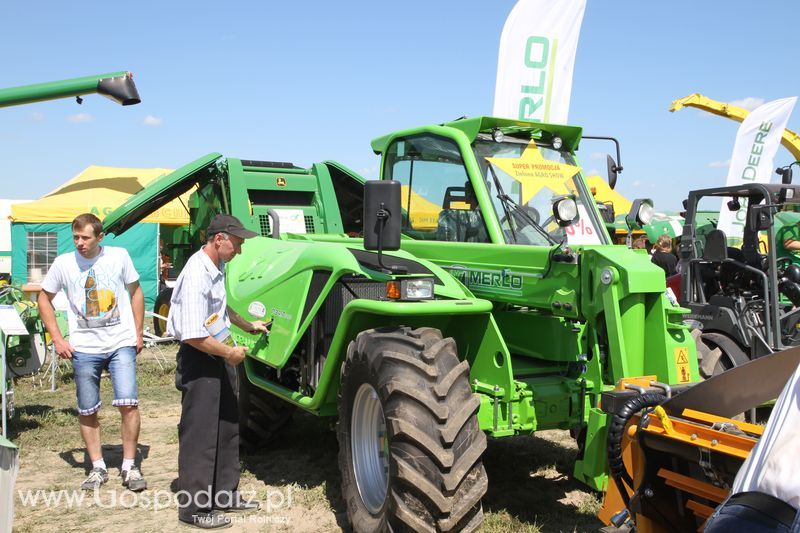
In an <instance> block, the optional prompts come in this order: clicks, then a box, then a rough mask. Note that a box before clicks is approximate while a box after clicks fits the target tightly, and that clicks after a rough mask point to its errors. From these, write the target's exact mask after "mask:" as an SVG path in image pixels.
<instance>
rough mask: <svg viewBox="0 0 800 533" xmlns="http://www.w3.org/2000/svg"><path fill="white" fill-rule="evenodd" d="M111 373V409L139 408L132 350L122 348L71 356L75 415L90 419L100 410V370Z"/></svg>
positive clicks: (133, 352) (130, 347) (79, 353)
mask: <svg viewBox="0 0 800 533" xmlns="http://www.w3.org/2000/svg"><path fill="white" fill-rule="evenodd" d="M106 368H107V369H108V371H109V372H110V373H111V384H112V385H113V387H114V401H113V402H111V405H114V406H117V407H121V406H126V405H127V406H132V405H139V392H138V390H137V387H136V348H135V347H133V346H123V347H122V348H118V349H117V350H115V351H113V352H109V353H84V352H77V351H76V352H73V353H72V369H73V371H74V373H75V391H76V393H77V396H78V413H79V414H81V415H84V416H85V415H91V414H94V413H96V412H97V410H98V409H100V405H101V404H102V402H101V401H100V374H101V373H102V372H103V370H104V369H106Z"/></svg>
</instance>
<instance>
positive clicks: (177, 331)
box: [167, 215, 267, 529]
mask: <svg viewBox="0 0 800 533" xmlns="http://www.w3.org/2000/svg"><path fill="white" fill-rule="evenodd" d="M206 235H207V242H206V244H205V245H204V246H203V248H201V249H200V250H199V251H198V252H197V253H195V254H194V255H192V257H190V258H189V261H187V263H186V266H185V267H184V268H183V271H182V272H181V274H180V276H178V281H177V283H176V285H175V289H174V290H173V293H172V300H171V302H170V310H169V317H168V320H167V332H168V333H169V334H170V335H172V336H174V337H175V338H176V339H178V340H179V341H180V342H181V347H180V349H179V350H178V355H177V362H178V366H177V368H176V371H175V385H176V387H177V388H178V390H180V391H181V421H180V424H179V426H178V427H179V429H178V439H179V452H178V484H179V492H178V495H179V499H178V503H179V509H178V518H179V520H181V521H182V522H185V523H188V524H191V525H193V526H196V527H198V528H202V529H216V528H222V527H228V526H230V523H231V521H230V519H229V518H228V517H226V516H225V514H224V511H247V510H251V509H257V508H258V503H257V502H249V501H243V500H242V499H241V498H240V496H239V492H238V485H239V421H238V409H237V405H236V395H235V393H234V390H235V386H236V385H235V384H236V371H235V370H234V367H235V366H236V365H238V364H240V363H241V362H242V361H243V360H244V357H245V351H246V350H245V347H244V346H232V345H231V344H229V343H226V342H225V338H224V337H225V335H224V333H225V331H226V330H227V327H228V326H230V323H231V322H233V323H234V324H236V326H238V327H239V328H241V329H242V330H244V331H248V332H251V333H258V332H263V333H267V324H266V323H265V322H262V321H253V322H250V321H248V320H245V319H244V318H242V317H241V316H239V315H238V314H237V313H236V312H235V311H233V310H232V309H230V308H229V307H228V305H227V299H226V294H225V266H224V264H225V263H227V262H228V261H230V260H231V259H233V257H234V256H236V255H237V254H238V253H239V252H241V246H242V242H243V241H244V240H245V239H247V238H250V237H255V236H256V235H257V233H255V232H253V231H250V230H247V229H245V228H244V226H242V223H241V222H240V221H239V220H238V219H236V218H235V217H233V216H230V215H217V216H216V217H215V218H214V219H213V220H212V221H211V224H209V226H208V229H207V231H206ZM213 316H216V319H217V320H216V322H217V324H216V326H222V328H219V327H218V328H215V332H216V331H217V330H219V329H222V334H220V333H216V334H213V335H212V334H211V333H210V332H209V329H208V328H207V326H206V324H207V322H211V320H209V319H210V318H211V317H213ZM208 327H209V328H210V327H211V326H210V325H209V326H208Z"/></svg>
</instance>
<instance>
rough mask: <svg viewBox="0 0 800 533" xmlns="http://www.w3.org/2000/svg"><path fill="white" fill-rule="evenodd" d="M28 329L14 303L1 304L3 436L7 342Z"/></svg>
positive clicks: (0, 372) (4, 425)
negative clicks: (9, 338)
mask: <svg viewBox="0 0 800 533" xmlns="http://www.w3.org/2000/svg"><path fill="white" fill-rule="evenodd" d="M27 334H28V330H27V329H25V324H23V323H22V319H21V318H20V317H19V314H18V313H17V310H16V309H15V308H14V306H13V305H0V356H2V364H0V392H1V393H2V399H3V413H2V419H0V420H2V423H3V438H6V437H7V434H8V416H7V414H8V409H7V407H8V406H7V405H6V400H7V398H6V393H7V390H6V372H7V368H8V367H7V366H6V364H7V363H6V344H7V340H8V337H11V336H22V335H27Z"/></svg>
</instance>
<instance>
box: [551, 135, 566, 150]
mask: <svg viewBox="0 0 800 533" xmlns="http://www.w3.org/2000/svg"><path fill="white" fill-rule="evenodd" d="M563 145H564V141H562V140H561V137H553V149H554V150H561V147H562V146H563Z"/></svg>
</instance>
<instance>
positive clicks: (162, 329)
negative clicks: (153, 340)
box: [153, 287, 172, 337]
mask: <svg viewBox="0 0 800 533" xmlns="http://www.w3.org/2000/svg"><path fill="white" fill-rule="evenodd" d="M171 299H172V288H171V287H167V288H166V289H164V290H163V291H161V292H159V293H158V296H156V303H155V304H153V312H154V313H155V314H157V315H161V316H163V317H164V318H165V319H166V318H167V316H169V301H170V300H171ZM153 334H154V335H155V336H156V337H163V336H164V335H166V334H167V321H166V320H164V319H161V318H158V317H153Z"/></svg>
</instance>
